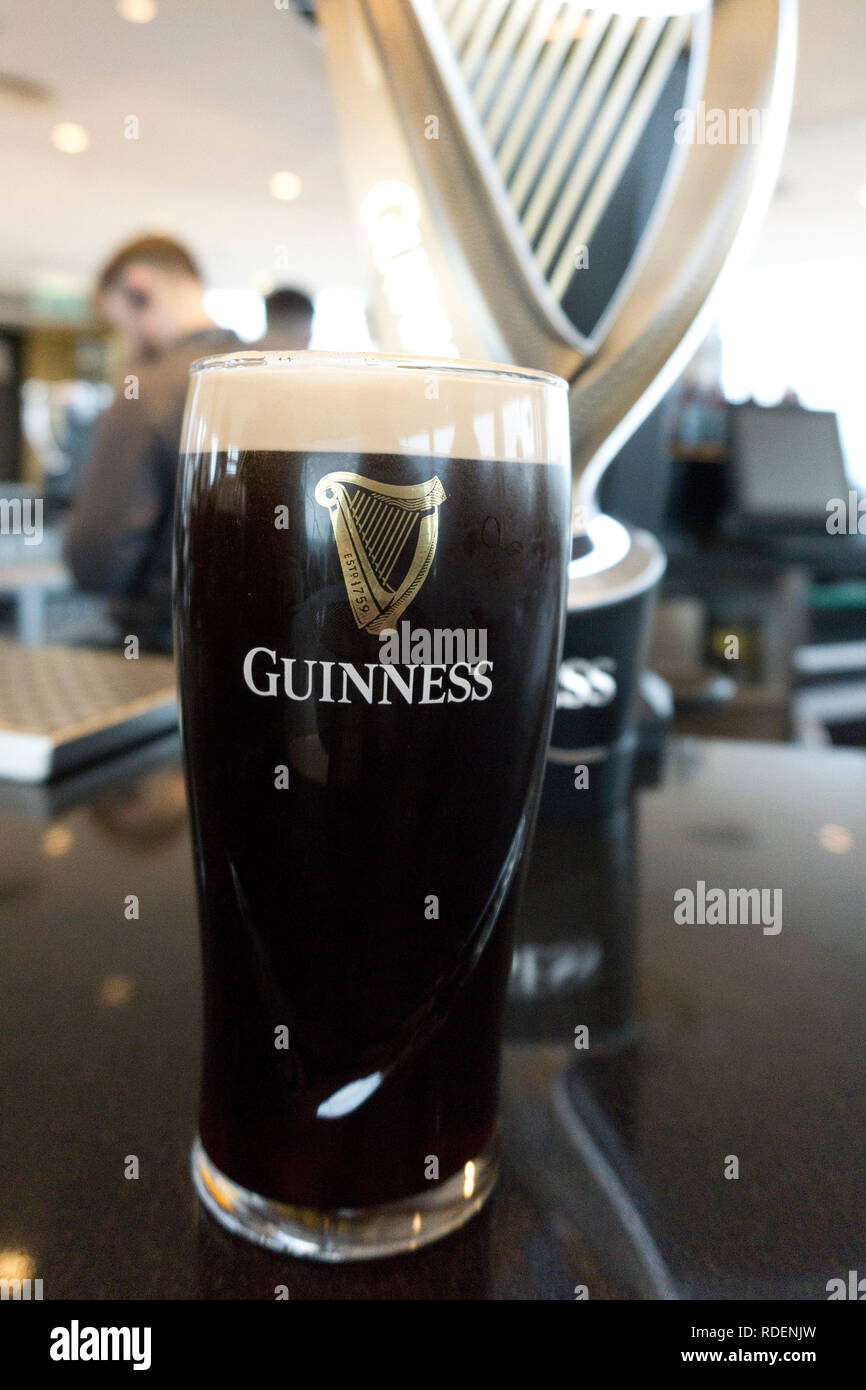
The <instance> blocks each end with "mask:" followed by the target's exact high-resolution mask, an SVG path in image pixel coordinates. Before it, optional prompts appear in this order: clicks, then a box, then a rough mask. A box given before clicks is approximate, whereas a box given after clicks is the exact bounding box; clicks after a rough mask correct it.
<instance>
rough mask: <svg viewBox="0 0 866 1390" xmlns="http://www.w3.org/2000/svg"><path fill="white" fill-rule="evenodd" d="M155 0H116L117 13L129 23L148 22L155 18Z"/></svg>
mask: <svg viewBox="0 0 866 1390" xmlns="http://www.w3.org/2000/svg"><path fill="white" fill-rule="evenodd" d="M156 9H157V6H156V0H117V13H118V14H119V15H120V17H121V19H128V20H129V22H130V24H149V23H150V21H151V20H152V19H156Z"/></svg>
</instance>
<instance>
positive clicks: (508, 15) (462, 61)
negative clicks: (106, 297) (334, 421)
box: [305, 0, 796, 766]
mask: <svg viewBox="0 0 866 1390" xmlns="http://www.w3.org/2000/svg"><path fill="white" fill-rule="evenodd" d="M305 8H306V9H307V10H308V11H309V10H310V9H312V10H313V12H314V15H315V18H316V20H317V22H318V23H319V24H320V25H321V27H322V30H323V33H324V39H325V51H326V56H327V61H328V66H329V71H330V76H331V81H332V87H333V92H334V98H335V103H336V107H337V112H338V118H339V121H340V126H341V130H342V136H343V143H344V149H345V154H346V174H347V178H348V181H349V187H350V192H351V196H352V200H353V202H354V204H355V207H356V209H357V212H358V221H359V226H360V229H361V237H362V240H363V243H364V246H365V249H366V254H367V256H368V260H369V266H370V278H371V285H372V287H373V291H374V311H375V319H376V330H377V336H378V338H379V340H380V342H381V345H382V346H383V347H384V348H387V349H389V350H393V351H404V352H417V353H421V354H442V353H445V354H457V355H461V356H465V357H472V358H482V359H483V358H486V359H488V360H494V361H503V362H515V363H518V364H521V365H523V366H529V367H534V368H539V369H542V370H547V371H552V372H555V373H557V374H558V375H560V376H563V377H565V378H567V379H568V380H569V381H570V382H571V404H570V409H571V422H572V457H573V460H574V531H575V545H574V552H573V554H574V559H573V561H572V572H571V580H570V592H569V610H570V618H569V631H568V633H567V636H566V654H567V656H570V657H571V658H572V665H571V667H568V666H567V665H566V667H565V668H564V670H563V681H562V690H561V696H562V698H561V701H560V705H561V707H562V709H563V711H569V710H570V717H571V719H572V723H571V724H570V726H569V730H568V733H567V734H565V735H562V731H560V735H561V736H564V737H566V740H567V742H568V744H569V747H567V748H564V749H563V757H564V761H566V762H567V761H568V760H569V758H570V757H571V754H572V753H573V752H575V751H576V748H575V743H577V744H578V745H580V748H582V749H583V750H584V751H585V750H586V748H587V747H588V748H589V750H590V752H592V751H593V750H594V751H595V753H597V754H598V756H599V759H600V760H604V759H605V758H607V755H608V753H609V751H610V749H611V747H612V746H613V744H615V743H616V742H617V740H620V741H621V739H622V737H623V736H624V733H625V725H626V722H627V715H628V709H627V706H628V705H629V702H630V700H631V699H632V696H633V688H634V685H635V683H636V682H635V679H634V678H633V677H634V670H633V669H632V670H631V676H629V673H628V670H627V668H629V669H631V668H634V667H635V666H636V664H637V662H638V660H639V651H640V647H641V633H642V632H644V631H645V630H646V627H647V615H648V613H649V611H650V609H651V595H652V593H653V591H654V590H655V589H656V588H657V585H658V581H659V579H660V576H661V574H662V572H663V569H664V557H663V555H662V553H661V550H660V547H659V546H658V544H657V542H656V541H655V540H654V539H653V538H652V537H651V536H649V535H648V534H647V533H646V532H640V531H635V530H631V529H630V528H627V527H623V526H622V525H620V524H619V523H617V522H615V521H613V520H612V519H611V518H609V517H605V516H603V515H600V514H599V507H598V501H597V498H598V485H599V481H600V479H601V477H602V474H603V472H604V469H605V468H606V466H607V464H608V463H609V462H610V461H611V460H612V459H613V458H614V457H615V455H616V454H617V453H618V451H619V450H620V448H621V447H622V445H623V444H624V443H625V442H626V441H627V439H628V438H629V437H630V435H631V434H632V433H633V432H634V430H635V429H636V428H637V426H638V425H639V424H640V423H641V422H642V420H643V419H644V418H645V417H646V416H647V414H648V413H649V412H650V411H651V409H652V408H653V407H654V406H655V405H656V404H657V403H658V402H659V401H660V400H661V398H662V397H663V395H664V394H665V392H666V391H667V390H668V388H669V387H670V386H671V385H672V384H673V382H674V381H675V379H676V376H677V375H678V374H679V372H680V371H681V370H682V369H683V367H684V366H685V364H686V362H687V361H688V358H689V356H690V355H691V354H692V353H693V352H694V350H695V349H696V347H697V346H698V343H699V341H700V339H701V337H702V336H703V334H704V333H705V332H706V330H707V328H708V327H709V325H710V322H711V318H712V312H713V306H712V301H713V296H714V291H715V290H716V288H717V285H718V283H719V280H720V277H721V275H722V272H723V271H724V269H725V268H726V266H727V265H728V263H729V262H730V261H731V259H732V257H733V256H734V254H735V253H736V252H737V251H738V250H739V249H740V248H741V247H742V246H743V245H744V243H747V242H748V239H749V235H750V232H751V231H752V229H753V228H754V227H755V225H756V223H757V222H758V221H759V220H760V218H761V217H762V215H763V212H764V210H765V208H766V205H767V203H768V201H769V198H770V194H771V191H772V187H773V184H774V181H775V177H776V174H777V171H778V166H779V162H780V158H781V153H782V149H783V145H784V138H785V133H786V128H787V121H788V116H789V110H790V102H791V94H792V89H793V74H794V66H795V52H796V37H795V33H796V0H716V2H715V3H714V4H712V5H710V3H709V0H667V3H666V0H608V3H606V4H605V3H602V0H599V3H597V4H595V5H592V4H584V3H578V2H577V0H317V2H316V3H315V5H313V6H310V5H309V4H307V5H306V6H305ZM674 11H676V12H675V13H674ZM716 112H719V113H721V114H722V115H723V116H725V115H727V116H729V117H730V118H731V123H732V124H734V125H736V130H735V132H734V134H733V136H732V133H731V131H730V130H728V131H727V132H726V133H724V134H723V135H722V138H721V139H719V138H718V133H717V132H715V133H714V134H713V135H707V136H706V138H704V139H702V138H701V137H702V135H704V132H703V131H702V130H700V129H698V127H699V126H700V120H699V119H698V120H696V119H695V117H701V116H702V115H705V114H706V113H716ZM683 113H685V114H686V115H690V116H691V117H692V118H693V119H692V122H691V129H689V125H688V123H687V122H686V121H683V122H681V123H680V122H679V121H678V120H677V119H675V116H676V117H677V118H679V117H680V116H681V115H683ZM754 116H757V117H758V118H759V119H758V122H757V125H756V124H755V123H754V122H753V121H752V117H754ZM742 118H745V126H744V127H743V126H742V125H741V124H738V122H741V121H742ZM683 135H686V136H687V137H688V138H686V139H683V138H682V136H683ZM660 151H661V158H660V157H659V152H660ZM650 166H652V167H653V168H654V169H655V171H656V172H655V174H654V175H653V177H651V178H649V179H647V178H644V179H643V187H642V193H641V206H640V208H639V209H638V210H637V212H636V210H635V206H634V202H633V201H632V203H631V204H628V203H627V201H626V202H624V201H623V198H624V193H623V191H624V190H625V189H626V188H627V185H628V184H629V182H630V181H631V182H632V184H633V183H634V176H635V171H636V170H638V172H639V173H644V172H645V171H646V169H647V168H649V167H650ZM623 208H625V209H626V212H625V214H624V215H625V217H626V218H627V219H628V220H630V221H632V222H633V223H634V226H633V227H632V228H631V229H630V231H629V232H628V234H627V235H624V234H623ZM614 242H616V243H617V244H618V246H619V264H618V265H616V266H614V267H613V270H612V271H610V269H609V268H608V271H606V270H605V262H606V260H609V259H610V257H609V256H608V252H609V249H610V247H611V246H612V245H613V243H614ZM624 243H625V244H626V245H625V249H626V254H625V256H624V257H623V256H622V254H621V253H622V247H623V244H624ZM599 265H601V272H600V271H599ZM606 274H607V278H608V281H609V283H608V284H607V287H606V294H605V296H604V300H605V302H604V303H602V304H599V303H598V302H597V301H598V294H597V293H596V294H595V295H594V296H591V297H590V298H594V300H595V302H594V303H592V304H589V305H588V304H587V302H586V300H587V296H586V287H587V285H588V284H589V283H590V282H591V281H592V282H593V283H594V284H595V285H596V287H597V286H598V284H599V278H601V280H602V281H603V280H604V278H605V275H606ZM641 595H642V596H643V599H642V600H639V596H641ZM602 609H603V610H604V614H603V615H602V616H603V617H604V620H605V621H604V623H603V624H601V627H605V628H607V627H609V628H610V629H611V635H610V636H609V635H608V633H607V631H605V632H604V633H603V634H602V635H603V637H604V640H605V642H607V643H608V647H609V648H610V647H611V644H612V645H613V646H616V647H617V652H616V653H613V652H612V650H610V649H609V650H606V651H605V650H604V649H603V648H599V647H597V646H596V648H595V649H594V650H590V649H589V647H588V645H587V644H592V643H597V642H598V641H599V640H600V638H599V633H600V624H599V622H598V617H599V614H600V612H601V610H602ZM590 617H591V620H590ZM600 652H601V653H602V654H603V655H604V657H605V660H606V661H607V663H608V665H607V669H608V672H609V673H610V671H611V669H612V668H613V667H616V668H617V673H618V674H617V677H616V681H617V685H618V693H617V696H616V699H615V700H614V701H613V702H612V704H611V705H610V706H609V707H606V713H604V714H603V715H602V714H601V713H600V712H599V710H598V708H596V707H594V705H593V701H592V699H591V698H590V696H589V692H590V690H591V682H590V683H588V682H587V680H586V678H585V677H586V673H585V671H583V670H582V669H581V664H580V663H581V662H584V663H585V662H586V661H591V660H594V659H595V658H596V657H597V656H598V655H599V654H600ZM575 663H576V664H575ZM611 720H612V722H611ZM600 721H606V722H600ZM560 735H558V734H557V729H556V727H555V729H554V742H555V743H556V741H557V737H558V736H560ZM621 751H624V749H623V750H621ZM627 761H628V759H627V757H626V758H625V761H624V764H623V765H624V766H625V764H627Z"/></svg>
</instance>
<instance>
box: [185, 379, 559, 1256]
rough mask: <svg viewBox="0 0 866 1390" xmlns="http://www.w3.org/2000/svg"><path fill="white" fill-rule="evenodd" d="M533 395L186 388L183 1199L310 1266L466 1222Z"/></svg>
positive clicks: (507, 385)
mask: <svg viewBox="0 0 866 1390" xmlns="http://www.w3.org/2000/svg"><path fill="white" fill-rule="evenodd" d="M570 508H571V477H570V468H569V453H568V415H567V404H566V390H565V387H564V383H563V382H561V381H559V380H558V379H557V378H555V377H551V376H546V375H542V374H540V373H537V372H529V371H521V370H518V369H516V368H505V367H491V366H488V365H486V364H473V363H463V362H457V361H450V360H444V361H425V360H421V359H417V358H397V357H385V356H376V355H373V354H350V355H345V356H344V355H337V354H330V353H303V352H301V353H291V354H289V353H242V354H240V355H239V356H236V357H215V358H209V359H206V360H204V361H201V362H197V363H196V364H195V365H194V366H193V368H192V372H191V385H190V392H189V398H188V402H187V413H186V420H185V425H184V439H183V444H182V459H181V471H180V485H179V494H178V505H177V531H176V576H175V622H176V645H177V657H178V668H179V681H180V695H181V712H182V729H183V739H184V752H185V763H186V774H187V784H188V790H189V799H190V806H191V816H192V826H193V836H194V846H195V859H196V871H197V882H198V894H199V906H200V917H201V931H202V951H203V962H204V990H205V1023H204V1033H205V1035H204V1063H203V1078H202V1097H201V1114H200V1128H199V1139H198V1141H197V1143H196V1145H195V1147H194V1151H193V1174H194V1181H195V1185H196V1188H197V1191H198V1194H199V1196H200V1198H201V1200H202V1202H203V1203H204V1205H205V1206H206V1207H207V1208H208V1210H209V1211H210V1212H212V1214H213V1215H214V1216H215V1217H216V1218H217V1220H219V1221H221V1222H222V1223H223V1225H225V1226H227V1227H229V1228H230V1229H231V1230H233V1231H235V1232H237V1233H240V1234H242V1235H245V1236H247V1237H249V1238H250V1239H252V1240H255V1241H259V1242H261V1243H263V1244H266V1245H270V1246H272V1247H274V1248H277V1249H280V1250H284V1251H289V1252H291V1253H293V1254H297V1255H311V1256H314V1257H317V1258H320V1259H328V1260H345V1259H355V1258H361V1257H365V1256H371V1255H385V1254H391V1253H394V1252H396V1251H399V1250H406V1249H411V1248H414V1247H415V1246H419V1245H422V1244H424V1243H426V1242H427V1241H430V1240H434V1239H436V1238H437V1237H439V1236H441V1235H444V1234H445V1233H446V1232H448V1231H450V1230H453V1229H454V1228H455V1227H456V1226H458V1225H460V1224H461V1223H462V1222H464V1221H466V1220H467V1219H468V1218H469V1217H470V1216H471V1215H472V1213H473V1212H475V1211H477V1210H478V1208H479V1207H480V1205H481V1204H482V1203H483V1201H484V1200H485V1198H486V1197H487V1195H488V1194H489V1192H490V1190H491V1188H492V1186H493V1183H494V1181H495V1176H496V1165H497V1090H498V1073H499V1045H500V1021H501V1015H502V1010H503V1004H504V994H505V987H506V981H507V977H508V973H509V966H510V959H511V924H512V917H513V911H514V900H515V894H516V890H517V887H518V883H519V877H520V865H521V860H522V858H523V856H524V855H525V852H526V849H527V845H528V841H529V838H530V835H531V831H532V825H533V820H534V814H535V806H536V800H537V794H538V791H539V786H540V778H541V774H542V770H543V760H544V753H545V748H546V744H547V739H548V734H549V727H550V719H551V713H552V704H553V697H554V689H555V683H556V673H557V662H558V658H559V649H560V640H561V625H562V614H563V600H564V586H565V574H566V563H567V555H568V541H569V534H570V526H569V520H570Z"/></svg>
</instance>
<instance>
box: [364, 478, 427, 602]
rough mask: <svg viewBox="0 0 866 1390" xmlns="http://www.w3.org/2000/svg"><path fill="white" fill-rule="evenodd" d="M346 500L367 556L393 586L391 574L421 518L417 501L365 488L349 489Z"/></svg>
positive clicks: (382, 579) (382, 580)
mask: <svg viewBox="0 0 866 1390" xmlns="http://www.w3.org/2000/svg"><path fill="white" fill-rule="evenodd" d="M346 500H347V501H348V503H349V510H350V512H351V515H352V520H353V521H354V523H355V528H356V530H357V533H358V535H359V537H360V539H361V541H362V543H363V546H364V551H365V554H366V556H367V560H368V561H369V563H370V565H371V567H372V569H373V571H374V573H375V575H376V578H377V579H378V581H379V583H380V584H381V585H382V586H383V588H387V589H389V590H391V589H392V585H391V584H390V583H389V580H390V577H391V574H392V573H393V570H394V567H395V565H396V564H397V561H398V560H399V558H400V556H401V554H402V553H403V548H404V546H405V545H406V544H407V542H408V541H409V540H410V538H411V536H412V534H413V532H414V530H415V527H416V524H417V523H418V521H419V520H420V512H419V511H418V510H417V504H416V506H415V507H412V506H408V507H407V506H405V505H403V504H402V503H401V502H400V501H390V500H386V499H385V498H383V497H377V496H376V494H375V493H374V492H369V491H366V490H365V489H363V488H358V489H356V491H355V492H354V494H352V495H351V496H349V495H348V493H347V494H346Z"/></svg>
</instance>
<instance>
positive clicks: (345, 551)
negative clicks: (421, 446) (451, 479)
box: [316, 473, 446, 633]
mask: <svg viewBox="0 0 866 1390" xmlns="http://www.w3.org/2000/svg"><path fill="white" fill-rule="evenodd" d="M445 496H446V494H445V489H444V488H443V486H442V484H441V483H440V481H439V479H438V478H429V479H428V480H427V482H426V483H412V484H410V485H409V486H407V487H401V486H398V485H397V484H396V483H377V482H375V481H374V480H373V479H372V478H362V477H361V475H360V474H359V473H328V474H327V475H326V476H325V477H324V478H322V479H321V480H320V482H319V484H318V486H317V487H316V501H317V502H319V503H320V504H321V506H323V507H327V509H328V511H329V512H330V514H331V525H332V526H333V528H334V537H335V539H336V542H337V553H338V555H339V557H340V564H341V566H342V569H343V579H344V580H345V583H346V593H347V594H348V595H349V601H350V603H351V605H352V612H353V613H354V615H355V622H356V623H357V625H358V627H361V628H365V629H366V630H367V632H374V633H375V632H381V631H382V630H383V628H387V627H393V626H394V624H395V623H396V621H397V619H398V618H399V616H400V614H401V613H402V612H403V611H404V609H406V608H408V606H409V604H410V603H411V602H412V600H413V598H414V597H415V595H416V594H417V592H418V590H419V589H420V588H421V585H422V584H423V583H424V580H425V579H426V578H427V571H428V570H429V568H430V566H431V564H432V563H433V556H434V555H435V554H436V542H437V540H438V537H439V510H438V509H439V507H441V505H442V503H443V502H444V501H445Z"/></svg>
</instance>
